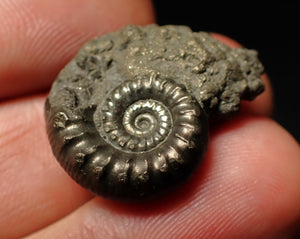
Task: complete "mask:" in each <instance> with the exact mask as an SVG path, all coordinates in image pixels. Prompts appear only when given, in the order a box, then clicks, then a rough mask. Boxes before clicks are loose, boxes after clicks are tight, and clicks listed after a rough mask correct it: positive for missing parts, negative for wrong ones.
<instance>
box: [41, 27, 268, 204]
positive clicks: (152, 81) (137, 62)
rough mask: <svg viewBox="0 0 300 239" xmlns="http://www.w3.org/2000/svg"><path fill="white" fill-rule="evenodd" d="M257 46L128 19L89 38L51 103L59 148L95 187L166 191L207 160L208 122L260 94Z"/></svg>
mask: <svg viewBox="0 0 300 239" xmlns="http://www.w3.org/2000/svg"><path fill="white" fill-rule="evenodd" d="M262 71H263V67H262V65H261V63H260V62H259V61H258V59H257V53H256V51H253V50H247V49H244V48H237V49H232V48H230V47H228V46H226V45H225V44H223V43H221V42H219V41H217V40H215V39H214V38H212V37H211V36H210V35H209V34H208V33H205V32H192V31H191V30H190V29H189V28H188V27H184V26H162V27H159V26H157V25H148V26H144V27H140V26H132V25H131V26H127V27H125V28H123V29H122V30H119V31H117V32H114V33H110V34H107V35H104V36H100V37H98V38H96V39H94V40H92V41H90V42H88V43H86V44H85V45H84V47H83V48H82V49H81V50H80V51H79V52H78V54H77V56H76V57H75V58H74V59H73V60H72V61H71V62H70V63H69V64H68V65H67V66H66V67H65V68H64V69H63V70H62V71H61V72H60V74H59V76H58V77H57V79H56V81H55V82H54V84H53V86H52V89H51V91H50V94H49V97H48V99H47V101H46V105H45V118H46V125H47V132H48V136H49V140H50V143H51V146H52V150H53V153H54V155H55V156H56V158H57V160H58V162H59V163H60V164H61V165H62V167H63V168H64V169H65V170H66V171H67V172H68V173H69V175H70V176H71V177H72V178H73V179H74V180H76V181H77V182H78V183H79V184H81V185H82V186H83V187H85V188H87V189H89V190H91V191H92V192H94V193H96V194H98V195H102V196H103V197H108V198H112V199H117V200H129V201H135V200H143V199H149V198H154V197H157V196H158V195H161V194H163V193H166V192H168V191H170V190H172V189H174V188H176V187H178V185H180V184H182V183H184V182H185V181H186V180H187V179H188V178H189V177H190V176H191V175H192V174H193V173H194V172H195V170H196V169H197V168H198V165H199V164H200V163H201V161H202V159H203V157H204V155H205V151H206V147H207V143H208V122H209V120H211V119H224V118H228V117H230V116H232V115H233V114H234V113H236V112H237V111H238V110H239V105H240V100H241V99H247V100H251V99H253V98H255V97H256V96H257V95H258V94H260V93H261V92H262V91H263V89H264V86H263V83H262V81H261V79H260V75H261V73H262Z"/></svg>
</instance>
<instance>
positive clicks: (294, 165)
mask: <svg viewBox="0 0 300 239" xmlns="http://www.w3.org/2000/svg"><path fill="white" fill-rule="evenodd" d="M0 21H1V23H2V24H1V27H0V49H1V54H0V99H1V100H2V102H1V104H0V200H1V203H0V238H19V237H22V236H26V235H28V238H105V239H109V238H130V239H133V238H145V239H146V238H164V239H166V238H172V239H173V238H226V239H228V238H291V235H292V234H293V233H296V232H297V225H298V224H299V223H300V204H299V201H300V160H299V158H300V149H299V145H298V143H297V142H296V141H295V140H294V139H293V138H292V136H290V134H289V133H287V132H286V131H285V130H284V129H282V128H281V127H280V126H279V125H278V124H277V123H275V122H274V121H272V120H271V119H269V118H268V117H269V116H270V114H271V112H272V93H271V87H270V84H269V81H268V79H267V78H266V76H263V79H264V81H265V83H266V86H267V87H266V91H265V92H264V93H263V94H262V95H261V96H259V97H258V98H257V99H256V100H254V101H253V102H245V103H243V105H242V111H241V113H240V114H239V115H238V116H237V117H236V118H234V119H233V120H232V121H230V122H226V124H220V125H217V126H215V127H214V128H213V129H212V131H211V132H210V142H209V149H208V152H207V155H206V158H205V160H204V163H203V164H202V165H201V167H200V169H199V170H198V171H197V173H196V175H195V176H194V177H193V178H192V179H191V180H190V181H188V182H187V184H186V185H184V186H183V187H182V188H180V189H179V190H176V191H175V192H173V193H171V194H169V195H166V196H164V197H162V198H160V199H158V200H155V201H152V202H146V203H139V204H128V203H119V202H113V201H110V200H106V199H103V198H101V197H95V196H93V195H92V194H91V193H89V192H88V191H87V190H85V189H83V188H81V187H80V186H79V185H77V184H76V183H75V182H74V181H73V180H72V179H71V178H70V177H69V176H68V175H67V174H66V173H65V171H64V170H63V169H62V168H61V167H60V166H59V164H58V163H57V162H56V160H55V158H54V156H53V155H52V153H51V149H50V146H49V142H48V139H47V135H46V131H45V124H44V117H43V106H44V101H45V97H46V95H45V93H43V91H45V90H48V89H49V87H50V85H51V82H52V81H53V79H54V78H55V75H56V74H57V73H58V72H59V70H60V69H62V67H63V66H64V65H65V64H66V63H67V62H68V61H69V60H70V59H71V58H72V57H73V56H74V55H75V53H76V51H77V50H78V49H79V48H80V46H81V45H82V44H83V43H84V42H85V41H87V40H89V39H91V38H92V37H94V36H96V35H100V34H104V33H106V32H109V31H113V30H116V29H118V28H120V27H121V26H124V25H127V24H129V23H136V24H147V23H151V22H153V21H154V17H153V13H152V7H151V3H150V2H149V1H148V0H143V1H141V0H113V1H105V0H86V1H80V0H66V1H61V0H44V1H40V0H2V1H0ZM213 35H214V36H215V37H216V38H218V39H220V40H222V41H224V42H225V43H227V44H228V45H230V46H232V47H236V46H238V45H237V43H236V42H234V41H232V40H230V39H228V38H226V37H223V36H220V35H218V34H213ZM8 98H10V100H7V99H8ZM4 99H6V100H4ZM298 230H299V229H298Z"/></svg>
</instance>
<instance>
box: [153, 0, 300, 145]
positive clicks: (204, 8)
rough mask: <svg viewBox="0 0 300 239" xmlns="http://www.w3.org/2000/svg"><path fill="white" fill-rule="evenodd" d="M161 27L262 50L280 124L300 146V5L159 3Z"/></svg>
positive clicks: (160, 0)
mask: <svg viewBox="0 0 300 239" xmlns="http://www.w3.org/2000/svg"><path fill="white" fill-rule="evenodd" d="M153 2H154V6H155V10H156V16H157V22H158V24H159V25H165V24H176V25H188V26H190V27H191V28H192V29H193V30H194V31H211V32H218V33H222V34H224V35H227V36H229V37H231V38H233V39H235V40H237V41H238V42H240V43H241V44H242V45H244V46H245V47H247V48H251V49H256V50H258V52H259V58H260V60H261V61H262V62H263V64H264V66H265V71H266V72H267V74H268V75H269V77H270V78H271V81H272V86H273V90H274V94H275V111H274V116H273V117H274V119H275V120H276V121H277V122H278V123H280V124H281V125H282V126H283V127H284V128H286V129H287V130H288V131H289V132H290V133H291V134H292V135H293V136H294V137H295V138H296V139H297V140H298V142H300V107H299V103H300V100H299V98H300V37H299V35H300V17H299V15H300V5H298V4H279V3H277V4H276V3H272V4H268V5H265V4H264V2H263V1H261V2H255V1H251V2H248V1H241V3H240V5H232V6H230V5H228V4H226V5H225V4H222V5H220V4H219V3H217V1H210V2H209V3H202V2H204V1H198V0H184V1H168V0H154V1H153Z"/></svg>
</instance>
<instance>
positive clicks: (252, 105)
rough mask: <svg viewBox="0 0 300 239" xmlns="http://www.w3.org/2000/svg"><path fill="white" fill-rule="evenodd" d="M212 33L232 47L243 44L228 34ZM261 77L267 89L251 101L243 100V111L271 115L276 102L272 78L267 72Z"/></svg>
mask: <svg viewBox="0 0 300 239" xmlns="http://www.w3.org/2000/svg"><path fill="white" fill-rule="evenodd" d="M211 35H212V36H213V37H214V38H216V39H218V40H220V41H222V42H224V43H225V44H227V45H228V46H230V47H241V44H239V43H238V42H236V41H235V40H233V39H231V38H229V37H227V36H224V35H221V34H218V33H211ZM261 79H262V80H263V82H264V84H265V91H264V92H263V93H262V94H261V95H259V96H258V97H256V99H255V100H253V101H251V102H248V101H242V104H241V111H242V112H248V113H249V112H251V113H252V114H256V115H262V116H271V115H272V112H273V108H274V102H273V93H272V87H271V83H270V79H269V78H268V76H267V74H263V75H262V76H261Z"/></svg>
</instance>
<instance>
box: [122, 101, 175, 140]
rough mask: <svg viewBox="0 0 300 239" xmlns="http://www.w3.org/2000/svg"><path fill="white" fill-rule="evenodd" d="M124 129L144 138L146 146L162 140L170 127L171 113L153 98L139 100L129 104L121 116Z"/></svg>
mask: <svg viewBox="0 0 300 239" xmlns="http://www.w3.org/2000/svg"><path fill="white" fill-rule="evenodd" d="M123 125H124V127H125V129H126V131H127V132H128V133H129V134H131V135H133V136H137V137H140V138H145V140H146V142H147V143H148V146H151V145H152V143H151V142H153V143H157V142H160V141H162V140H163V139H164V138H165V137H166V135H167V134H168V132H169V129H170V127H171V115H170V113H169V111H168V109H167V108H166V106H165V105H163V104H162V103H161V102H158V101H156V100H153V99H146V100H139V101H137V102H135V103H133V104H132V105H130V106H129V107H128V108H127V109H126V111H125V113H124V117H123Z"/></svg>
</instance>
